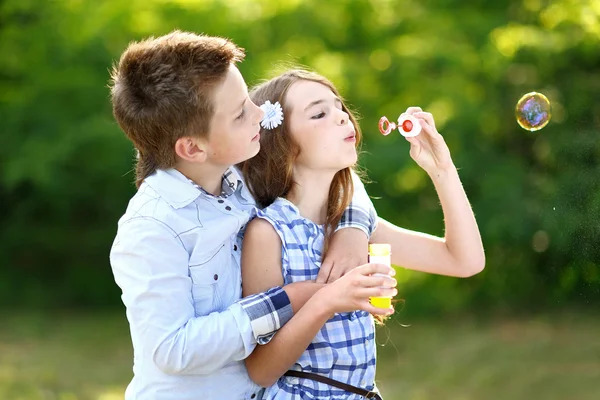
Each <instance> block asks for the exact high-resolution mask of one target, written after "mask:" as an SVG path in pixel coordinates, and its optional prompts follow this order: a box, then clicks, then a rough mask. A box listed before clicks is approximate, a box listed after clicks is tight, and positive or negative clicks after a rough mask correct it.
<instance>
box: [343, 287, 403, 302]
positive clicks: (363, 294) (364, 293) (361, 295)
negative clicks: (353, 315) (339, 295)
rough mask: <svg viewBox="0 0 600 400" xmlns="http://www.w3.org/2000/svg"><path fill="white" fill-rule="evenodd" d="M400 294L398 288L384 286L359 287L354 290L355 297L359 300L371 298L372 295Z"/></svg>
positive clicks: (389, 295) (390, 295)
mask: <svg viewBox="0 0 600 400" xmlns="http://www.w3.org/2000/svg"><path fill="white" fill-rule="evenodd" d="M397 294H398V289H396V288H394V287H392V288H382V287H370V288H361V289H357V290H356V291H355V292H354V296H353V297H354V298H355V299H358V300H359V301H361V300H365V299H367V300H368V299H369V298H371V297H395V296H396V295H397Z"/></svg>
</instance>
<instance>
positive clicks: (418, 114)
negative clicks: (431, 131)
mask: <svg viewBox="0 0 600 400" xmlns="http://www.w3.org/2000/svg"><path fill="white" fill-rule="evenodd" d="M413 116H414V117H416V118H421V119H423V120H425V122H427V123H428V124H429V125H431V126H432V127H433V128H435V120H434V119H433V115H431V113H428V112H425V111H419V112H416V113H414V114H413Z"/></svg>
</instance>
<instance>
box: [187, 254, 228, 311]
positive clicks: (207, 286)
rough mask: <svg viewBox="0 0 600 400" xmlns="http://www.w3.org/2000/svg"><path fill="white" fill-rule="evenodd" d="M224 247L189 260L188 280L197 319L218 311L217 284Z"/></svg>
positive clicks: (219, 303)
mask: <svg viewBox="0 0 600 400" xmlns="http://www.w3.org/2000/svg"><path fill="white" fill-rule="evenodd" d="M224 247H225V246H224V245H221V247H219V248H218V249H217V250H216V251H213V252H211V253H209V254H208V255H207V254H202V255H198V256H196V257H191V258H190V265H189V271H190V278H191V279H192V297H193V299H194V311H195V314H196V316H197V317H199V316H203V315H208V314H210V313H211V312H214V311H220V309H221V298H220V296H219V291H218V290H217V283H218V281H219V280H220V279H222V277H221V275H220V273H219V271H220V270H221V267H222V261H223V257H222V253H223V249H224Z"/></svg>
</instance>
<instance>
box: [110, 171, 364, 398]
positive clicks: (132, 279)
mask: <svg viewBox="0 0 600 400" xmlns="http://www.w3.org/2000/svg"><path fill="white" fill-rule="evenodd" d="M356 199H360V200H359V203H360V206H362V208H359V207H357V205H354V206H353V207H350V208H349V209H348V210H347V214H346V215H345V217H344V218H343V220H342V223H341V224H340V227H343V226H351V227H356V228H359V229H362V230H364V231H365V232H366V233H367V234H370V232H371V231H372V229H373V227H374V221H373V215H374V214H373V213H374V210H373V208H372V204H371V202H370V200H369V198H368V196H367V195H366V192H365V191H364V187H362V185H360V187H359V188H357V194H355V196H354V198H353V201H356ZM254 206H255V202H254V200H253V198H252V196H251V195H250V193H249V191H248V189H247V188H246V187H245V185H244V184H243V181H242V178H241V176H240V175H239V173H238V171H237V170H236V169H235V168H230V169H229V170H228V171H227V172H226V174H225V175H224V177H223V193H222V194H221V196H213V195H211V194H209V193H207V192H205V191H204V190H202V189H201V188H199V187H198V186H196V185H194V184H193V183H192V182H191V181H190V180H188V179H187V178H186V177H185V176H183V175H182V174H181V173H180V172H178V171H177V170H174V169H171V170H158V171H157V172H156V173H154V174H152V175H151V176H150V177H148V178H147V179H146V180H145V181H144V183H142V185H141V186H140V188H139V190H138V192H137V193H136V194H135V195H134V196H133V198H132V199H131V201H130V202H129V205H128V207H127V210H126V212H125V214H124V215H123V217H122V218H121V219H120V220H119V224H118V232H117V236H116V238H115V241H114V244H113V247H112V249H111V254H110V260H111V266H112V270H113V274H114V277H115V281H116V282H117V284H118V285H119V287H120V288H121V290H122V292H123V294H122V300H123V303H124V305H125V306H126V309H127V318H128V320H129V324H130V330H131V338H132V343H133V348H134V366H133V373H134V377H133V379H132V381H131V383H130V384H129V386H128V387H127V390H126V393H125V399H126V400H146V399H152V400H174V399H176V400H198V399H219V400H221V399H227V400H229V399H231V400H241V399H248V400H256V399H257V398H258V396H259V391H260V388H259V387H258V386H257V385H256V384H255V383H253V382H252V381H251V380H250V378H249V377H248V373H247V370H246V368H245V365H244V362H243V360H244V359H245V358H246V357H247V356H248V355H249V354H250V353H251V352H252V350H253V349H254V347H255V346H256V344H257V343H266V342H268V340H269V339H270V337H271V336H272V334H273V333H274V332H275V331H277V330H278V329H279V328H280V326H282V325H283V324H285V322H287V320H289V318H291V314H292V312H291V306H290V304H289V299H288V298H287V295H286V294H285V292H284V291H283V290H282V289H281V288H274V289H273V290H271V291H269V292H267V293H263V294H258V295H255V296H250V297H247V298H245V299H243V300H240V299H241V270H240V256H241V248H240V245H241V242H240V236H239V235H238V233H239V231H240V230H241V229H243V228H244V227H245V225H246V224H247V222H248V219H249V216H250V214H251V212H252V211H253V210H254Z"/></svg>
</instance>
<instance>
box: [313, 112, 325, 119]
mask: <svg viewBox="0 0 600 400" xmlns="http://www.w3.org/2000/svg"><path fill="white" fill-rule="evenodd" d="M324 116H325V112H323V111H321V112H320V113H318V114H317V115H315V116H313V117H312V119H321V118H323V117H324Z"/></svg>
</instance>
